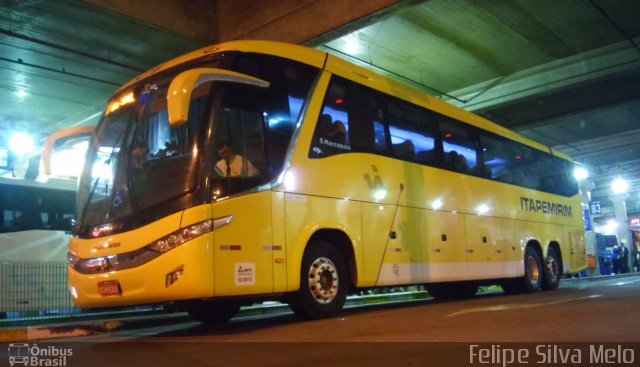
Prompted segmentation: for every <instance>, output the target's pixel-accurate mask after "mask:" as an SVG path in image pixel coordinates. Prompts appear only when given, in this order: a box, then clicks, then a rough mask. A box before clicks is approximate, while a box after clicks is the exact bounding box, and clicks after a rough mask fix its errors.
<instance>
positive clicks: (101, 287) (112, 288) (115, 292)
mask: <svg viewBox="0 0 640 367" xmlns="http://www.w3.org/2000/svg"><path fill="white" fill-rule="evenodd" d="M98 294H99V295H101V296H103V297H104V296H119V295H121V294H122V289H121V288H120V282H118V281H117V280H104V281H102V282H98Z"/></svg>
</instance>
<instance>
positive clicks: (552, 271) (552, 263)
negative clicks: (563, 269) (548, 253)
mask: <svg viewBox="0 0 640 367" xmlns="http://www.w3.org/2000/svg"><path fill="white" fill-rule="evenodd" d="M546 263H547V264H546V265H547V274H548V275H549V282H550V283H555V282H556V281H558V276H559V273H560V266H558V262H557V261H556V259H554V258H553V257H547V261H546Z"/></svg>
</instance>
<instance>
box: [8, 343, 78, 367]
mask: <svg viewBox="0 0 640 367" xmlns="http://www.w3.org/2000/svg"><path fill="white" fill-rule="evenodd" d="M72 355H73V351H72V350H71V348H60V347H57V346H53V345H50V346H47V347H39V346H38V344H33V345H30V344H27V343H12V344H9V365H10V366H47V367H49V366H66V365H67V357H71V356H72Z"/></svg>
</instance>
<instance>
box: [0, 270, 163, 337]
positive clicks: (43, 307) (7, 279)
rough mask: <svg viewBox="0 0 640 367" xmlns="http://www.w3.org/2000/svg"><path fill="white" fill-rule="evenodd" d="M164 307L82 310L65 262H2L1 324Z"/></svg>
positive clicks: (0, 275) (133, 311)
mask: <svg viewBox="0 0 640 367" xmlns="http://www.w3.org/2000/svg"><path fill="white" fill-rule="evenodd" d="M162 311H163V310H162V307H160V306H146V305H145V306H138V307H130V308H120V309H105V310H100V311H95V310H90V311H85V310H80V309H78V308H76V307H75V305H74V303H73V301H72V300H71V295H70V294H69V291H68V289H67V263H66V262H0V326H1V325H3V324H11V323H14V322H17V321H26V320H42V319H55V318H66V317H80V316H95V315H101V316H107V315H114V314H123V313H125V314H126V313H140V312H143V313H146V312H162Z"/></svg>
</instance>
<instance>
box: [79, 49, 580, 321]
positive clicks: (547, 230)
mask: <svg viewBox="0 0 640 367" xmlns="http://www.w3.org/2000/svg"><path fill="white" fill-rule="evenodd" d="M573 166H574V164H573V163H572V162H571V161H570V160H569V159H568V157H566V156H564V155H562V154H560V153H558V152H554V151H552V150H551V149H550V148H548V147H546V146H543V145H541V144H538V143H535V142H532V141H530V140H527V139H525V138H523V137H521V136H519V135H517V134H516V133H514V132H511V131H509V130H507V129H504V128H502V127H500V126H498V125H496V124H494V123H492V122H489V121H487V120H485V119H483V118H481V117H478V116H476V115H473V114H471V113H468V112H465V111H463V110H461V109H458V108H455V107H453V106H451V105H449V104H447V103H444V102H442V101H440V100H438V99H435V98H432V97H430V96H428V95H425V94H423V93H421V92H418V91H416V90H413V89H411V88H409V87H407V86H404V85H401V84H398V83H395V82H393V81H391V80H389V79H386V78H384V77H382V76H380V75H377V74H374V73H372V72H370V71H368V70H365V69H362V68H360V67H358V66H355V65H353V64H350V63H348V62H346V61H344V60H341V59H340V58H337V57H335V56H333V55H330V54H327V53H325V52H321V51H318V50H314V49H310V48H306V47H302V46H296V45H289V44H283V43H277V42H262V41H260V42H258V41H235V42H229V43H224V44H219V45H215V46H212V47H208V48H205V49H202V50H198V51H195V52H192V53H190V54H187V55H185V56H182V57H179V58H176V59H174V60H172V61H169V62H167V63H165V64H162V65H160V66H158V67H156V68H154V69H152V70H150V71H148V72H146V73H144V74H142V75H140V76H139V77H138V78H136V79H134V80H133V81H131V82H129V83H128V84H126V85H124V86H123V87H122V88H120V89H119V90H118V92H117V93H116V94H115V96H114V97H113V98H112V99H111V100H110V101H109V103H108V105H107V108H106V110H105V112H104V116H103V118H102V120H101V122H100V123H99V125H98V126H97V128H96V131H95V134H94V136H93V142H92V143H91V145H90V148H89V151H88V153H87V159H86V163H85V167H84V170H83V173H82V176H81V179H80V184H79V192H78V208H77V213H78V218H77V223H76V225H75V228H74V236H73V238H72V239H71V241H70V245H69V288H70V292H71V294H72V297H73V299H74V301H75V302H76V304H77V305H78V306H79V307H81V308H94V307H111V306H124V305H134V304H141V303H169V302H171V303H174V304H175V305H176V306H177V307H179V308H182V309H184V310H186V311H188V312H189V313H190V314H191V315H192V316H193V317H195V318H196V319H198V320H200V321H203V322H210V323H212V322H221V321H226V320H228V319H229V318H231V317H233V315H235V313H236V312H237V311H238V309H239V307H240V306H241V305H242V304H246V303H248V302H254V301H256V300H264V299H278V300H283V301H285V302H288V303H289V304H290V305H291V307H292V309H293V310H294V311H295V312H296V313H298V314H299V315H302V316H303V317H307V318H321V317H327V316H332V315H335V314H336V313H338V312H339V311H340V309H341V308H342V306H343V304H344V302H345V298H346V296H347V294H348V292H349V291H352V290H355V289H364V288H369V287H382V286H392V285H414V284H424V285H426V286H427V289H428V290H429V292H430V293H431V294H432V295H433V296H435V297H443V298H448V297H467V296H472V295H473V294H474V293H475V292H476V290H477V288H478V285H480V284H500V285H502V286H503V287H504V289H505V290H506V291H507V292H520V291H528V292H534V291H538V290H541V289H543V290H551V289H556V288H557V287H558V283H559V281H560V278H561V275H562V274H563V273H575V272H578V271H580V270H582V269H584V268H585V267H586V254H585V246H584V234H583V228H584V222H583V217H582V207H581V200H580V196H579V193H578V187H577V184H576V182H575V180H574V179H573V176H572V170H573Z"/></svg>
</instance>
